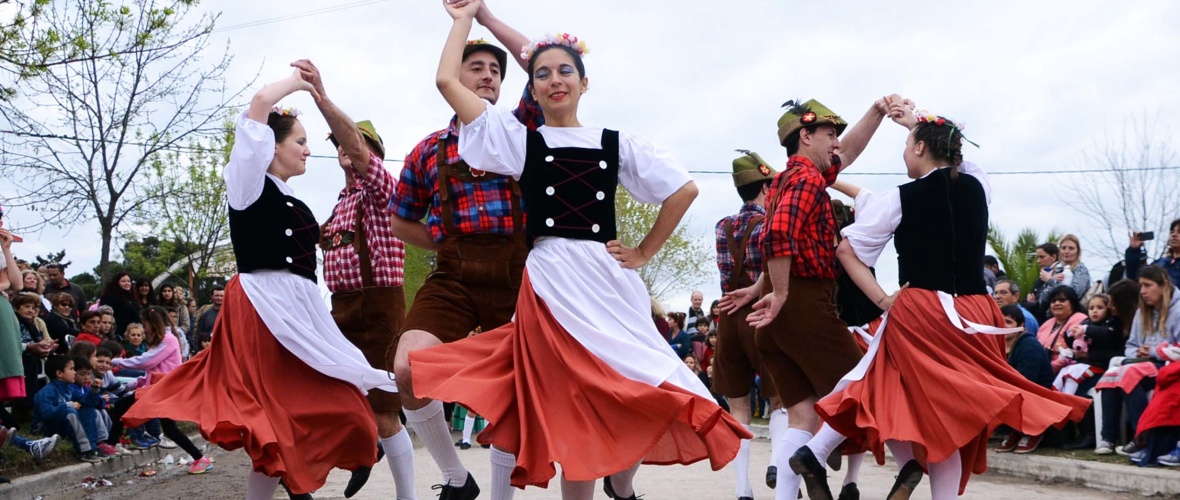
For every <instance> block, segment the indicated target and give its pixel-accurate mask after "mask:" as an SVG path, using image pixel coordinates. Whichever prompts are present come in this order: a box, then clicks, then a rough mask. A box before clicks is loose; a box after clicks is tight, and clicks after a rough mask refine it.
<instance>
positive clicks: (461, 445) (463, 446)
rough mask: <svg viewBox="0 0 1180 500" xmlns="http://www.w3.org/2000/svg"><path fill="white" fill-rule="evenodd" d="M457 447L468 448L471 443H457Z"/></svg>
mask: <svg viewBox="0 0 1180 500" xmlns="http://www.w3.org/2000/svg"><path fill="white" fill-rule="evenodd" d="M459 449H460V450H470V449H471V443H459Z"/></svg>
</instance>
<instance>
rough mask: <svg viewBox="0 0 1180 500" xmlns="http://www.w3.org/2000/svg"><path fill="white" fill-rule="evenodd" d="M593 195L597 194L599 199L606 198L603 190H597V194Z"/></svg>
mask: <svg viewBox="0 0 1180 500" xmlns="http://www.w3.org/2000/svg"><path fill="white" fill-rule="evenodd" d="M595 196H597V197H598V199H599V200H605V199H606V193H604V192H602V191H599V192H598V194H596V195H595Z"/></svg>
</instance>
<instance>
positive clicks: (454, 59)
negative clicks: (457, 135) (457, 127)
mask: <svg viewBox="0 0 1180 500" xmlns="http://www.w3.org/2000/svg"><path fill="white" fill-rule="evenodd" d="M480 5H481V4H480V2H479V1H478V0H469V1H468V0H458V1H455V2H454V3H447V0H443V6H444V7H445V8H446V9H447V14H450V15H451V18H452V19H454V21H455V22H454V24H453V25H452V26H451V33H450V34H449V35H447V43H446V45H444V46H443V53H442V57H441V58H440V59H439V62H438V74H437V75H436V76H435V85H437V86H438V91H439V92H441V93H442V96H443V99H446V100H447V104H450V105H451V109H454V110H455V114H456V115H458V116H459V121H460V122H463V124H464V125H466V124H468V123H471V122H472V121H474V120H475V119H476V118H479V115H482V114H483V112H484V110H485V109H487V105H486V104H485V103H484V101H483V99H480V98H479V96H477V95H475V92H472V91H471V89H468V88H467V87H464V86H463V83H462V82H460V81H459V72H460V70H461V69H462V67H463V48H464V47H466V46H467V36H468V35H470V34H471V24H472V22H473V21H474V19H475V13H476V12H478V11H479V7H480Z"/></svg>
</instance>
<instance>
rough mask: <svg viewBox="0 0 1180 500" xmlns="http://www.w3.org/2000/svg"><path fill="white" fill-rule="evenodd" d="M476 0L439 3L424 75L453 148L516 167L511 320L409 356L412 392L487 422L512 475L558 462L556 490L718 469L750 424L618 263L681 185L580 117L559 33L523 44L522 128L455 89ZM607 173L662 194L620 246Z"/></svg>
mask: <svg viewBox="0 0 1180 500" xmlns="http://www.w3.org/2000/svg"><path fill="white" fill-rule="evenodd" d="M478 7H479V5H478V2H470V3H466V4H465V5H460V4H459V3H456V4H448V5H447V10H448V12H449V13H450V14H451V16H452V17H454V19H455V21H454V26H453V27H452V29H451V33H450V36H449V37H448V39H447V43H446V47H445V48H444V49H443V55H442V60H441V62H440V63H439V70H438V77H437V80H438V81H437V83H438V87H439V90H440V91H441V92H442V94H443V97H445V98H446V100H447V102H448V103H450V105H451V107H452V108H454V109H455V112H456V113H457V114H458V117H459V120H461V121H462V122H463V124H464V129H463V135H461V136H460V139H459V153H460V155H462V157H463V158H464V160H465V161H467V163H468V164H469V165H471V167H472V168H473V169H479V170H485V171H489V172H494V173H498V174H503V175H511V176H513V177H514V178H517V179H519V180H520V184H521V190H522V196H523V197H524V200H525V203H526V204H527V205H528V207H529V218H528V222H527V228H526V229H527V235H528V237H529V239H530V241H531V242H532V245H533V249H532V251H531V252H530V253H529V257H528V260H527V263H526V271H525V277H524V280H523V282H522V284H521V291H520V295H519V297H518V299H517V306H516V319H515V323H510V324H508V325H505V326H504V327H501V328H498V329H495V330H492V331H489V332H485V333H483V334H481V335H477V336H475V337H471V338H468V339H465V340H461V341H459V342H455V343H452V344H448V345H442V346H438V347H435V348H431V349H426V350H423V351H418V352H415V353H413V354H411V355H410V363H411V370H412V377H413V379H412V380H413V384H414V387H415V391H416V392H417V394H418V395H419V396H421V395H423V394H424V395H426V396H428V397H431V398H434V399H442V400H447V401H457V402H460V403H462V404H464V405H466V406H467V407H469V408H471V409H472V410H473V411H475V412H476V413H478V414H480V415H483V416H485V417H486V418H487V419H488V421H490V422H492V424H491V425H489V426H488V427H487V428H486V429H485V430H484V431H483V432H482V433H480V435H479V439H478V440H479V441H480V442H481V443H485V444H488V443H490V444H494V445H496V446H497V447H499V448H502V449H504V450H506V451H509V452H512V453H515V454H516V455H517V461H516V468H515V470H513V472H512V478H511V482H512V484H513V485H514V486H517V487H524V486H525V485H537V486H545V485H547V484H548V482H549V479H551V478H552V477H553V475H554V474H555V469H554V466H553V463H554V462H560V463H561V466H562V480H561V487H562V496H563V497H564V498H567V499H568V498H577V499H588V498H591V496H592V495H593V489H594V482H595V481H596V480H597V478H599V477H604V476H606V477H607V479H606V481H605V485H604V489H605V490H606V493H607V495H608V496H610V497H611V498H633V497H634V495H635V494H634V491H633V488H632V485H631V479H632V478H633V476H634V473H635V471H636V470H637V467H638V465H639V463H640V462H641V461H642V462H646V463H651V464H672V463H681V464H688V463H692V462H696V461H698V460H703V459H705V458H709V459H710V461H711V463H712V466H713V468H714V469H719V468H721V467H722V466H724V465H725V463H727V462H729V461H730V460H732V459H733V458H734V456H735V455H736V454H737V451H738V447H739V445H740V439H742V438H749V437H750V434H749V432H748V431H746V430H745V429H744V428H742V426H741V425H740V424H738V423H737V421H735V420H734V419H733V418H732V417H731V416H730V415H729V414H727V413H725V412H724V411H722V409H721V408H720V407H718V406H717V404H716V403H715V402H714V401H713V398H712V396H711V395H710V394H709V391H708V390H707V389H706V388H705V387H704V386H703V384H701V382H700V379H698V378H697V377H696V375H695V374H693V373H692V371H690V370H689V369H688V367H686V366H685V365H684V363H683V362H682V361H681V360H680V359H678V358H677V357H676V356H674V355H673V352H672V350H671V349H669V348H668V345H667V343H666V342H665V341H664V339H663V338H661V337H660V335H659V333H658V332H657V331H656V329H655V326H654V324H653V323H652V321H651V309H650V301H649V299H648V293H647V290H646V288H645V287H644V285H643V282H642V281H641V280H640V279H639V276H638V274H637V273H636V272H635V271H634V269H635V268H638V267H640V266H642V265H643V264H645V263H646V262H647V261H648V259H649V258H650V256H651V255H653V254H655V252H656V251H658V250H659V249H660V247H661V246H662V245H663V244H664V242H665V241H666V240H667V238H668V236H669V235H670V234H671V232H672V230H673V229H674V228H675V226H676V224H677V223H678V222H679V221H680V219H681V217H682V216H683V215H684V212H685V211H686V210H687V209H688V206H689V204H690V203H691V202H692V200H693V198H695V197H696V193H697V189H696V186H695V185H694V184H693V183H692V180H691V178H690V177H689V176H688V174H687V172H685V170H684V167H683V166H682V165H681V164H680V162H678V161H677V160H676V159H674V158H673V157H672V156H671V155H670V154H668V153H667V152H665V151H662V150H659V149H656V148H654V147H652V146H651V145H649V144H647V143H646V142H643V141H641V140H639V139H636V138H634V137H631V136H628V135H626V134H620V133H618V132H614V131H610V130H604V129H601V128H591V127H583V126H582V125H581V123H580V122H579V120H578V114H577V111H578V101H579V99H580V96H581V94H582V93H584V92H585V91H586V86H587V79H586V77H585V67H584V66H583V64H582V55H583V54H584V53H585V45H584V44H581V43H579V42H578V40H577V38H575V37H572V36H569V35H564V34H563V35H559V36H557V37H555V38H551V39H547V40H543V41H540V42H536V43H534V44H532V45H530V46H529V47H526V48H525V50H526V54H524V55H525V56H526V57H525V58H526V59H528V73H529V87H530V89H531V92H532V94H533V96H534V98H535V99H536V100H537V101H538V102H539V103H540V106H541V109H542V111H543V112H544V115H545V123H546V125H545V126H544V127H541V128H539V129H538V130H537V131H536V132H530V131H529V130H528V129H527V128H525V127H524V126H522V125H520V124H519V122H517V121H516V119H515V118H512V115H511V114H510V113H509V112H507V111H502V110H500V109H498V108H496V107H494V106H488V105H487V103H486V102H484V101H483V100H481V99H480V98H479V97H477V96H476V95H475V94H474V93H472V92H471V91H470V90H468V89H467V88H466V87H463V86H462V85H461V84H460V82H459V68H460V61H461V57H462V52H463V46H464V41H465V40H466V38H467V35H468V32H469V31H470V30H471V24H472V17H473V16H474V15H475V12H476V11H477V9H478ZM509 121H512V122H513V123H509ZM620 183H621V184H622V185H623V187H624V188H626V189H627V190H628V191H629V192H630V193H631V194H632V196H634V197H636V198H637V199H639V200H641V201H644V202H647V203H662V206H661V208H660V213H659V215H658V217H657V220H656V222H655V225H654V227H653V228H652V229H651V231H650V232H649V233H648V234H647V236H646V237H645V238H644V240H643V242H641V243H640V244H639V246H638V247H635V248H631V247H626V246H624V245H622V244H621V243H620V242H619V241H617V240H615V233H616V231H615V214H614V193H615V188H616V186H617V185H618V184H620ZM505 393H507V394H509V395H510V396H508V397H505ZM542 402H543V403H544V404H542ZM542 407H543V408H546V411H545V412H537V411H534V410H535V408H542ZM624 422H625V423H624ZM612 475H614V476H612Z"/></svg>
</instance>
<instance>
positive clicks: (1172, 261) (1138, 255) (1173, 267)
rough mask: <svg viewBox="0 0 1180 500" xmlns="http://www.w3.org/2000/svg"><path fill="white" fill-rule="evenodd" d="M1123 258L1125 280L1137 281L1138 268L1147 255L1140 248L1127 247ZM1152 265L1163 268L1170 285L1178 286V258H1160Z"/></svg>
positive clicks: (1179, 281)
mask: <svg viewBox="0 0 1180 500" xmlns="http://www.w3.org/2000/svg"><path fill="white" fill-rule="evenodd" d="M1123 257H1124V259H1125V260H1124V262H1125V263H1126V264H1125V265H1126V266H1127V267H1126V274H1127V279H1130V280H1133V279H1138V278H1139V268H1140V266H1142V265H1143V261H1145V260H1147V259H1146V257H1147V254H1146V253H1144V251H1143V249H1142V248H1140V249H1135V248H1131V247H1127V252H1126V255H1124V256H1123ZM1152 265H1156V266H1160V267H1162V268H1164V270H1165V271H1167V272H1168V275H1169V276H1171V277H1172V285H1174V286H1180V257H1168V256H1164V257H1160V258H1159V259H1157V260H1156V261H1155V262H1152ZM1112 284H1113V283H1107V285H1106V286H1107V287H1109V286H1110V285H1112Z"/></svg>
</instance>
